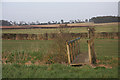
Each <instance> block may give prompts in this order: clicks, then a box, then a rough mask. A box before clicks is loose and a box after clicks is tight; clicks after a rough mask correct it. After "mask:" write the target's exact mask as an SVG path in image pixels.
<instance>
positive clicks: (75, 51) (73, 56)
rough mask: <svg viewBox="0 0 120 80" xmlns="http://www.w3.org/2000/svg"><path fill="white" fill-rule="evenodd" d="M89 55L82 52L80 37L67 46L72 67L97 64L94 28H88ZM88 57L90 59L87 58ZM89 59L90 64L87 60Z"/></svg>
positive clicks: (67, 43) (69, 42)
mask: <svg viewBox="0 0 120 80" xmlns="http://www.w3.org/2000/svg"><path fill="white" fill-rule="evenodd" d="M88 39H89V40H87V43H88V53H86V54H85V53H83V52H81V50H80V37H79V38H76V39H74V40H71V41H68V42H66V45H67V55H68V63H69V64H70V65H81V64H86V63H90V64H95V63H96V54H95V51H94V39H95V30H94V28H88ZM87 56H88V57H87ZM86 59H88V62H86V61H85V60H86Z"/></svg>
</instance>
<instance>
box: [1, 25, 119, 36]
mask: <svg viewBox="0 0 120 80" xmlns="http://www.w3.org/2000/svg"><path fill="white" fill-rule="evenodd" d="M95 29H96V32H118V26H117V24H114V25H101V26H100V25H99V26H95ZM65 30H68V31H69V32H70V33H84V32H88V31H87V28H86V27H79V28H66V29H65ZM2 33H16V34H43V33H58V29H9V30H2Z"/></svg>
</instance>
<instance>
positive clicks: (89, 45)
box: [88, 41, 92, 63]
mask: <svg viewBox="0 0 120 80" xmlns="http://www.w3.org/2000/svg"><path fill="white" fill-rule="evenodd" d="M90 47H91V43H90V42H89V41H88V55H89V61H90V63H92V58H91V48H90Z"/></svg>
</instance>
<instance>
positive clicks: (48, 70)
mask: <svg viewBox="0 0 120 80" xmlns="http://www.w3.org/2000/svg"><path fill="white" fill-rule="evenodd" d="M52 43H53V41H52V40H49V41H48V40H35V41H34V40H3V51H2V53H3V54H5V53H6V55H7V54H9V52H11V53H12V55H13V56H14V54H18V55H19V54H28V57H27V60H26V61H24V60H23V61H21V63H25V62H27V61H31V62H32V63H34V62H35V61H36V60H40V61H41V59H42V58H43V55H44V54H49V52H48V51H47V50H48V49H49V48H50V47H51V46H50V45H51V44H52ZM36 49H38V50H36ZM21 50H22V51H21ZM81 50H82V51H87V43H86V40H84V39H83V40H81ZM7 51H9V52H8V53H7ZM19 52H20V53H19ZM95 52H96V55H97V59H98V60H100V62H99V63H98V64H105V65H108V66H111V67H112V69H109V68H108V69H107V68H104V67H97V68H91V67H90V66H88V65H85V66H82V67H72V66H68V65H64V64H56V63H55V64H51V65H43V64H41V65H38V66H36V65H34V64H33V65H30V66H26V65H24V64H22V65H19V64H16V63H13V64H3V78H13V77H14V78H115V77H118V76H117V75H118V74H117V73H118V59H117V57H118V40H117V39H96V40H95ZM12 55H11V56H10V57H11V58H10V59H11V61H12V60H14V59H13V58H12V57H13V56H12ZM30 56H32V58H33V57H35V56H36V58H35V59H34V60H31V57H30ZM18 61H19V58H18Z"/></svg>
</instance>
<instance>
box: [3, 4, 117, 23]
mask: <svg viewBox="0 0 120 80" xmlns="http://www.w3.org/2000/svg"><path fill="white" fill-rule="evenodd" d="M111 15H113V16H114V15H118V2H2V19H4V20H11V21H26V22H32V21H40V22H48V21H60V20H61V19H63V20H64V21H69V20H76V19H80V20H85V19H90V18H91V17H95V16H111Z"/></svg>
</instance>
